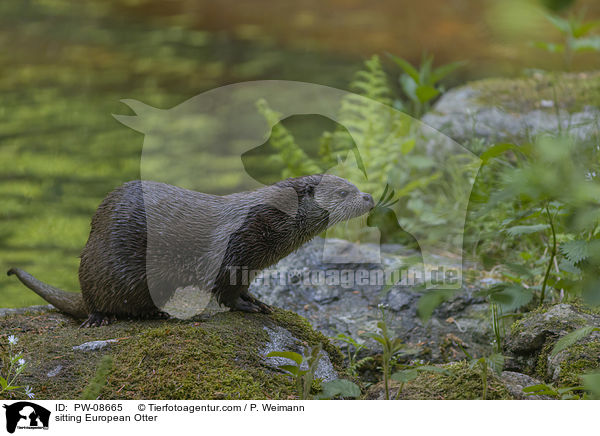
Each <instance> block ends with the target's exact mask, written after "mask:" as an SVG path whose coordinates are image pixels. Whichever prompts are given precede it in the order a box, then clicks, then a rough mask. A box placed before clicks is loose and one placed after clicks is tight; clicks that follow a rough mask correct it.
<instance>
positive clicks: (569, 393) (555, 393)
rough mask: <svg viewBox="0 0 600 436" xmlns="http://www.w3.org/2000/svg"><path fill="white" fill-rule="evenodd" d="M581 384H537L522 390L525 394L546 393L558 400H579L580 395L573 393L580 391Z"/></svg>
mask: <svg viewBox="0 0 600 436" xmlns="http://www.w3.org/2000/svg"><path fill="white" fill-rule="evenodd" d="M582 389H583V386H567V387H564V388H557V387H555V386H554V385H552V384H544V383H541V384H538V385H533V386H527V387H526V388H523V392H524V393H525V394H527V395H547V396H549V397H552V398H556V399H558V400H581V399H582V396H581V395H579V394H577V393H575V392H576V391H581V390H582Z"/></svg>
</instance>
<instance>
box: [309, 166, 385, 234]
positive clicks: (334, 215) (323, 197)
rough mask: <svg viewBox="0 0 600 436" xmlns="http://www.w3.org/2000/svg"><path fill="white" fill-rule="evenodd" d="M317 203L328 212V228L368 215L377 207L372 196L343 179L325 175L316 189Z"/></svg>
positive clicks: (315, 197)
mask: <svg viewBox="0 0 600 436" xmlns="http://www.w3.org/2000/svg"><path fill="white" fill-rule="evenodd" d="M313 195H314V199H315V202H316V203H317V204H318V205H319V207H321V208H322V209H325V210H326V211H327V212H328V215H329V223H328V226H333V225H334V224H337V223H339V222H342V221H346V220H348V219H350V218H355V217H358V216H361V215H364V214H366V213H367V212H369V211H370V210H371V209H373V207H374V206H375V203H374V202H373V197H371V194H366V193H364V192H361V191H359V190H358V188H357V187H356V186H354V185H353V184H352V183H350V182H349V181H347V180H346V179H342V178H341V177H337V176H333V175H330V174H325V175H323V176H322V177H321V179H320V181H319V182H318V183H317V184H316V186H315V187H314V193H313Z"/></svg>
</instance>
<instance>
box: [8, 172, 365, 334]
mask: <svg viewBox="0 0 600 436" xmlns="http://www.w3.org/2000/svg"><path fill="white" fill-rule="evenodd" d="M373 207H374V202H373V198H372V196H371V195H370V194H367V193H363V192H361V191H359V190H358V188H356V186H354V185H353V184H352V183H350V182H349V181H347V180H345V179H343V178H340V177H337V176H333V175H328V174H325V175H323V174H316V175H309V176H303V177H295V178H289V179H285V180H282V181H280V182H277V183H275V184H274V185H271V186H265V187H262V188H259V189H257V190H254V191H247V192H241V193H235V194H230V195H225V196H217V195H210V194H205V193H201V192H196V191H191V190H187V189H183V188H179V187H176V186H172V185H168V184H164V183H159V182H152V181H140V180H136V181H132V182H127V183H125V184H123V185H121V186H120V187H118V188H116V189H115V190H114V191H112V192H110V193H109V194H108V195H107V196H106V197H105V199H104V200H103V201H102V203H101V204H100V206H99V207H98V209H97V210H96V212H95V214H94V216H93V218H92V223H91V230H90V234H89V238H88V241H87V243H86V245H85V248H84V249H83V251H82V253H81V256H80V257H81V262H80V266H79V283H80V287H81V293H80V294H77V293H72V292H65V291H63V290H60V289H58V288H55V287H53V286H50V285H48V284H45V283H43V282H41V281H39V280H37V279H36V278H35V277H33V276H32V275H30V274H28V273H27V272H25V271H23V270H21V269H18V268H12V269H10V270H9V271H8V275H13V274H14V275H16V276H17V277H18V278H19V280H20V281H21V282H22V283H23V284H24V285H25V286H27V287H28V288H30V289H31V290H33V291H34V292H35V293H37V294H38V295H40V296H41V297H42V298H44V299H45V300H46V301H48V302H49V303H51V304H52V305H54V306H55V307H56V308H57V309H58V310H60V311H62V312H64V313H66V314H68V315H71V316H72V317H74V318H79V319H82V318H86V317H87V319H86V320H85V321H84V322H83V324H82V325H81V327H98V326H102V325H107V324H109V323H111V322H113V321H114V320H116V319H120V318H127V317H129V318H157V317H158V318H164V317H168V316H169V315H168V314H166V313H165V312H163V311H162V310H161V307H162V306H163V305H164V304H165V303H166V302H167V301H168V300H169V298H171V296H172V295H173V293H174V292H175V290H176V289H178V288H180V287H185V286H199V287H200V288H203V289H206V290H209V291H210V292H211V293H212V294H213V295H214V296H215V297H216V300H217V302H218V303H219V304H220V305H222V306H226V307H229V308H230V309H231V310H238V311H243V312H254V313H256V312H262V313H270V312H271V311H272V308H271V307H270V306H269V305H267V304H265V303H263V302H262V301H260V300H258V299H256V298H255V297H253V296H252V295H251V294H250V293H249V292H248V286H249V284H248V283H244V281H243V280H241V274H242V268H247V269H249V270H262V269H264V268H267V267H268V266H271V265H273V264H275V263H277V262H278V261H279V260H280V259H282V258H284V257H285V256H287V255H288V254H290V253H292V252H293V251H295V250H296V249H298V248H299V247H300V246H301V245H303V244H304V243H306V242H308V241H309V240H311V239H312V238H314V237H315V236H317V235H318V234H319V233H321V232H323V231H324V230H326V229H327V228H328V227H330V226H332V225H334V224H336V223H339V222H342V221H345V220H348V219H351V218H354V217H358V216H361V215H364V214H366V213H367V212H369V211H370V210H371V209H372V208H373Z"/></svg>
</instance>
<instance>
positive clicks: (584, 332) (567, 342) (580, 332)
mask: <svg viewBox="0 0 600 436" xmlns="http://www.w3.org/2000/svg"><path fill="white" fill-rule="evenodd" d="M594 331H600V328H597V327H592V326H585V327H581V328H579V329H577V330H575V331H572V332H571V333H569V334H568V335H565V336H563V337H562V338H560V339H559V340H558V341H557V342H556V344H554V348H552V352H551V353H550V356H552V357H554V356H556V355H557V354H558V353H560V352H561V351H563V350H564V349H566V348H569V347H570V346H571V345H573V344H574V343H576V342H577V341H579V340H580V339H582V338H585V337H586V336H588V335H589V334H590V333H592V332H594Z"/></svg>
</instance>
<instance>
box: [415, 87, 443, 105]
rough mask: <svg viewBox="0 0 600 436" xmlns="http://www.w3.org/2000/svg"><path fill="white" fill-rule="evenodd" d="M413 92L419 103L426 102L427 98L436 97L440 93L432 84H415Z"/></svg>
mask: <svg viewBox="0 0 600 436" xmlns="http://www.w3.org/2000/svg"><path fill="white" fill-rule="evenodd" d="M415 94H416V96H417V98H418V99H419V101H420V102H421V103H427V102H428V101H429V100H431V99H433V98H435V97H437V96H438V95H439V94H440V91H438V90H437V89H435V88H434V87H433V86H429V85H420V86H417V89H416V90H415Z"/></svg>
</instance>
